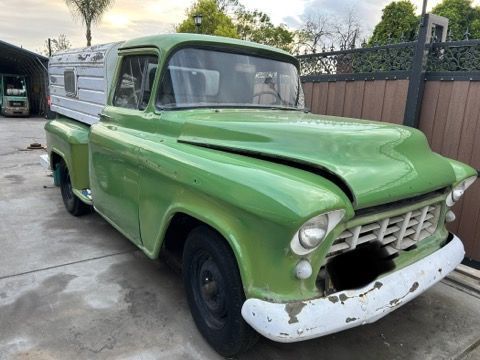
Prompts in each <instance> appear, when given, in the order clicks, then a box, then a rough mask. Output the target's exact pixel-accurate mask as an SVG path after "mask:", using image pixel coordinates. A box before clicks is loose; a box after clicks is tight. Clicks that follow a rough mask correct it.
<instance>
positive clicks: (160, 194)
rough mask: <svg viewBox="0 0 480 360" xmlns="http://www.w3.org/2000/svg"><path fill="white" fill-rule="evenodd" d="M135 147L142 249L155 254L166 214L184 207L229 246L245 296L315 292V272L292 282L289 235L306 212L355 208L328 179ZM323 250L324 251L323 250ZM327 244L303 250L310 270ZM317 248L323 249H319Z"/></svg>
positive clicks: (173, 147)
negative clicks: (310, 251)
mask: <svg viewBox="0 0 480 360" xmlns="http://www.w3.org/2000/svg"><path fill="white" fill-rule="evenodd" d="M149 145H150V146H149V147H146V146H144V147H142V149H141V150H140V163H141V165H140V166H141V167H142V169H141V174H142V180H141V186H140V188H141V195H140V206H139V216H140V228H141V234H142V241H143V246H144V251H145V252H146V253H147V254H148V255H149V256H150V257H153V258H154V257H156V256H158V253H159V251H160V248H161V246H162V242H163V238H164V234H165V231H166V229H167V227H168V224H169V222H170V220H171V219H172V218H173V216H174V215H175V214H176V213H178V212H182V213H186V214H188V215H190V216H192V217H194V218H196V219H198V220H200V221H202V222H204V223H206V224H208V225H210V226H211V227H212V228H214V229H216V230H217V231H218V232H219V233H220V234H222V235H223V236H224V238H225V239H226V240H227V241H228V243H229V244H230V246H231V248H232V250H233V252H234V254H235V257H236V259H237V262H238V266H239V270H240V274H241V277H242V281H243V284H244V288H245V293H246V295H247V297H257V298H263V299H275V300H279V301H280V300H289V299H295V298H297V299H298V297H299V296H302V297H313V296H317V295H318V292H317V288H316V286H315V277H314V276H312V277H311V279H308V280H302V281H300V280H298V279H297V278H296V277H295V275H294V268H295V265H296V264H297V262H298V261H299V260H300V257H299V256H298V255H295V254H294V253H292V251H291V250H290V246H289V244H290V240H291V239H292V237H293V235H294V234H295V232H296V231H297V230H298V228H299V227H300V226H301V225H302V224H303V223H304V222H305V221H307V220H308V219H310V218H311V217H313V216H315V215H318V214H319V213H323V212H326V211H330V210H334V209H339V208H342V209H345V210H346V213H347V217H351V216H353V209H352V208H351V204H350V202H349V200H348V198H347V197H346V195H345V194H343V193H342V191H341V190H340V189H339V188H338V187H337V186H336V185H335V184H333V183H331V182H330V181H328V180H326V179H324V178H322V177H320V176H318V175H315V174H311V173H308V172H306V171H302V170H298V169H294V168H290V167H288V166H285V165H279V164H273V163H269V162H266V161H262V160H258V159H252V158H248V157H245V156H241V155H234V154H226V153H222V152H219V151H214V150H208V149H203V148H197V147H195V146H191V145H185V144H176V143H175V144H164V143H151V144H149ZM323 250H325V251H323ZM326 250H327V249H319V251H314V252H313V253H311V254H309V255H307V256H306V257H308V258H309V259H310V261H311V262H312V265H313V267H314V269H315V268H316V267H317V268H319V267H320V263H321V261H322V260H323V255H324V253H325V252H326ZM322 254H323V255H322Z"/></svg>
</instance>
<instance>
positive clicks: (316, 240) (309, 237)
mask: <svg viewBox="0 0 480 360" xmlns="http://www.w3.org/2000/svg"><path fill="white" fill-rule="evenodd" d="M327 230H328V216H327V215H320V216H317V217H315V218H313V219H311V220H310V221H308V222H307V223H305V224H304V225H303V226H302V228H301V229H300V231H299V232H298V237H299V240H300V244H301V245H302V246H303V247H304V248H305V249H308V250H310V249H314V248H316V247H317V246H318V245H320V243H321V242H322V240H323V239H325V235H326V234H327Z"/></svg>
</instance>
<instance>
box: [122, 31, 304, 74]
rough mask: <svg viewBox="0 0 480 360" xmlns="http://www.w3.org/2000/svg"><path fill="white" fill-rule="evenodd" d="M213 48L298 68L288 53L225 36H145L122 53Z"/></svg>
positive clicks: (295, 60)
mask: <svg viewBox="0 0 480 360" xmlns="http://www.w3.org/2000/svg"><path fill="white" fill-rule="evenodd" d="M186 46H212V47H218V48H220V47H222V48H229V49H232V50H235V49H236V50H240V51H244V52H248V53H252V54H255V55H263V56H269V57H274V58H282V59H284V60H286V61H288V62H291V63H294V64H296V65H297V66H298V61H297V59H296V58H295V57H294V56H292V55H291V54H289V53H288V52H286V51H284V50H281V49H277V48H275V47H272V46H267V45H262V44H258V43H254V42H251V41H245V40H238V39H232V38H227V37H223V36H211V35H200V34H191V33H175V34H161V35H151V36H144V37H140V38H136V39H132V40H128V41H126V42H125V43H124V44H123V45H122V46H121V47H120V49H119V50H120V51H122V50H128V49H136V48H149V47H150V48H151V47H155V48H158V49H159V50H160V51H161V52H162V53H165V54H167V55H168V54H169V53H170V52H172V51H173V50H175V49H176V48H179V47H186Z"/></svg>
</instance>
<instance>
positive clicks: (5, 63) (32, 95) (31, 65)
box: [0, 40, 48, 115]
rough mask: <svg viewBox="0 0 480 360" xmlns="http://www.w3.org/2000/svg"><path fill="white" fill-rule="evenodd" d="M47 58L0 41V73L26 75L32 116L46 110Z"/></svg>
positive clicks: (43, 112) (41, 113)
mask: <svg viewBox="0 0 480 360" xmlns="http://www.w3.org/2000/svg"><path fill="white" fill-rule="evenodd" d="M47 69H48V58H47V57H45V56H42V55H39V54H36V53H34V52H32V51H29V50H25V49H23V48H20V47H18V46H15V45H12V44H9V43H6V42H4V41H1V40H0V73H1V74H18V75H26V76H28V78H27V91H28V100H29V102H30V109H31V113H32V114H38V115H43V114H45V112H46V110H47V91H48V71H47Z"/></svg>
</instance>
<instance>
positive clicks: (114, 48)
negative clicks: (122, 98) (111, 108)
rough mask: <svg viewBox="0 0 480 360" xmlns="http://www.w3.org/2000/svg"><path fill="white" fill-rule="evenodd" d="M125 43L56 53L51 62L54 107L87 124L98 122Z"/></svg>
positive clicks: (51, 88)
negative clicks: (119, 54)
mask: <svg viewBox="0 0 480 360" xmlns="http://www.w3.org/2000/svg"><path fill="white" fill-rule="evenodd" d="M122 44H123V42H117V43H110V44H104V45H96V46H91V47H86V48H82V49H70V50H66V51H62V52H59V53H56V54H55V55H53V56H52V57H51V58H50V61H49V63H48V78H49V86H50V99H51V109H52V110H53V111H55V112H57V113H59V114H61V115H65V116H68V117H70V118H72V119H75V120H78V121H81V122H83V123H86V124H94V123H96V122H97V121H98V120H99V115H98V114H100V113H101V111H102V109H103V108H104V107H105V105H106V103H107V97H108V93H109V91H110V87H111V84H112V78H113V76H114V72H115V66H116V64H117V57H118V48H119V47H120V46H121V45H122Z"/></svg>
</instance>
